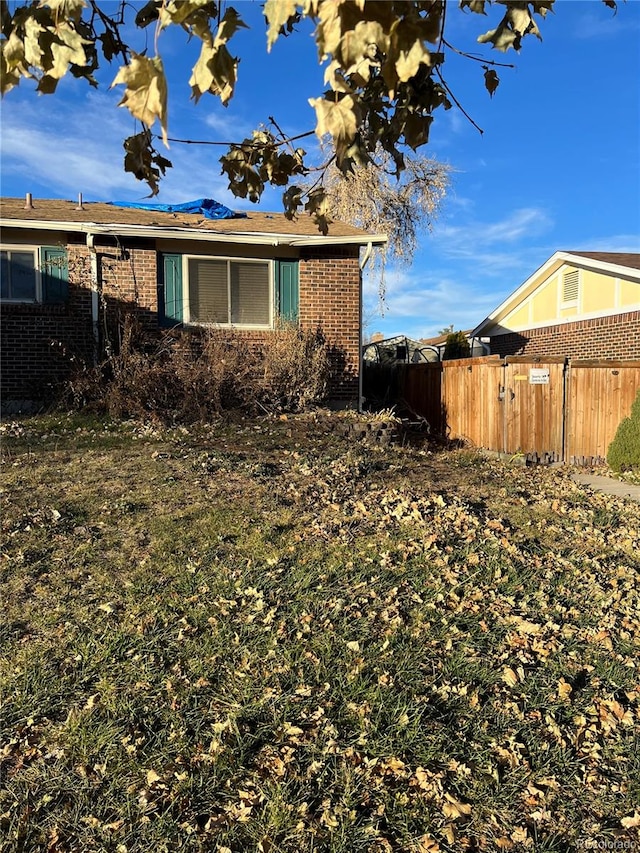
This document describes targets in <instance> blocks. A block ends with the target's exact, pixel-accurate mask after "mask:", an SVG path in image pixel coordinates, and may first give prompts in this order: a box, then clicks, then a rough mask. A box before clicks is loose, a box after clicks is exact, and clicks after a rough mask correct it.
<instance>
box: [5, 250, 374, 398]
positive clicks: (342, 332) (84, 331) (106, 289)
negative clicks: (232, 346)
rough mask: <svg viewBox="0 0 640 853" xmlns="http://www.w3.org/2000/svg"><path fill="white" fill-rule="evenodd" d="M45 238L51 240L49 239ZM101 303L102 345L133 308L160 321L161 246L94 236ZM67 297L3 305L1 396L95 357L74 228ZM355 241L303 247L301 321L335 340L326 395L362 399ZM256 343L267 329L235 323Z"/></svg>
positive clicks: (55, 379)
mask: <svg viewBox="0 0 640 853" xmlns="http://www.w3.org/2000/svg"><path fill="white" fill-rule="evenodd" d="M45 242H46V240H45ZM95 249H96V252H97V259H98V264H99V268H100V277H101V287H102V304H103V305H104V307H105V308H106V322H103V321H102V320H101V322H100V324H99V329H98V332H99V337H100V347H101V348H104V345H105V344H107V343H109V341H111V342H112V343H113V337H114V335H115V332H114V330H115V329H117V328H118V326H119V325H120V324H121V322H122V320H123V317H124V315H125V314H127V313H131V312H132V311H133V312H134V313H135V314H136V316H137V318H138V319H139V320H140V321H141V322H142V323H143V325H144V326H146V327H147V328H149V329H156V328H157V319H158V318H157V305H156V300H157V252H156V248H155V246H154V245H153V243H152V241H144V240H139V241H136V242H131V241H129V242H125V241H120V243H117V242H116V241H115V239H114V238H109V237H107V238H104V241H103V242H100V241H96V247H95ZM67 250H68V258H69V299H68V302H67V303H66V304H64V305H34V304H8V303H5V304H4V305H3V306H2V312H1V339H2V353H1V355H2V361H1V372H2V396H3V398H4V399H5V400H7V399H11V400H43V399H47V398H51V397H54V396H55V393H56V386H59V383H60V382H61V381H62V380H63V379H64V378H65V376H66V375H68V373H69V370H71V369H73V367H74V365H79V364H81V363H82V362H84V363H91V361H92V358H93V349H94V339H93V327H92V316H91V252H90V251H89V249H88V248H87V246H86V244H85V238H84V236H83V235H69V238H68V243H67ZM358 260H359V250H358V247H344V248H340V247H338V248H335V247H330V248H328V247H323V248H319V249H305V250H304V251H303V254H302V256H301V258H300V323H301V326H302V327H303V328H307V329H312V330H315V329H317V328H318V327H321V328H322V330H323V332H324V335H325V337H326V340H327V342H328V343H329V345H330V347H331V361H332V377H331V384H330V388H329V397H330V398H331V399H333V400H336V401H340V402H344V403H346V402H351V403H356V402H357V400H358V360H359V349H360V328H359V318H360V268H359V263H358ZM234 334H240V335H241V337H242V338H245V339H246V340H248V341H249V342H254V343H255V344H257V345H259V344H260V343H263V342H264V341H265V340H266V339H267V338H268V336H269V332H262V331H250V330H247V331H242V330H241V331H239V332H238V331H234Z"/></svg>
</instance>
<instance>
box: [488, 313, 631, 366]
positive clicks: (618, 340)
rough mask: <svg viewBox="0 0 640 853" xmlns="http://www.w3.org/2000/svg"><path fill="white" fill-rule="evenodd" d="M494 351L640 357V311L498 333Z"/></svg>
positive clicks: (625, 357) (493, 339) (493, 352)
mask: <svg viewBox="0 0 640 853" xmlns="http://www.w3.org/2000/svg"><path fill="white" fill-rule="evenodd" d="M490 345H491V352H492V354H497V355H503V356H504V355H547V356H555V355H559V356H565V357H567V358H617V359H622V360H624V361H632V360H633V359H638V358H640V311H629V312H627V313H625V314H614V315H612V316H610V317H595V318H593V319H591V320H580V321H578V322H576V323H562V324H559V325H556V326H545V327H544V328H541V329H528V330H526V331H522V332H511V333H509V334H506V335H496V336H495V337H492V338H491V341H490Z"/></svg>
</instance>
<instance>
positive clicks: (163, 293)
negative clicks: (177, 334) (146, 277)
mask: <svg viewBox="0 0 640 853" xmlns="http://www.w3.org/2000/svg"><path fill="white" fill-rule="evenodd" d="M158 271H159V272H160V281H159V282H158V319H159V321H160V324H161V325H164V326H175V325H176V324H177V323H182V319H183V313H182V255H177V254H176V255H173V254H162V255H161V256H160V263H159V264H158Z"/></svg>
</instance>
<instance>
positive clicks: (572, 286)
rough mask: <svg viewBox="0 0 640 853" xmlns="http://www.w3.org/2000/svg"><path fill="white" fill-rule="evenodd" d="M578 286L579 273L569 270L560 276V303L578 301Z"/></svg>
mask: <svg viewBox="0 0 640 853" xmlns="http://www.w3.org/2000/svg"><path fill="white" fill-rule="evenodd" d="M579 284H580V271H579V270H571V272H566V273H565V274H564V275H563V276H562V301H563V302H577V301H578V285H579Z"/></svg>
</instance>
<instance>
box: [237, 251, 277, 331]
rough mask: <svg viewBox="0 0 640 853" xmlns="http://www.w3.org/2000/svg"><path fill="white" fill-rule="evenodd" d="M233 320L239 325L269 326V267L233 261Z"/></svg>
mask: <svg viewBox="0 0 640 853" xmlns="http://www.w3.org/2000/svg"><path fill="white" fill-rule="evenodd" d="M230 267H231V322H232V323H233V324H234V325H238V326H268V325H269V321H270V314H271V311H270V307H271V306H270V299H269V267H268V265H267V264H260V263H247V262H244V261H231V262H230Z"/></svg>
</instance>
